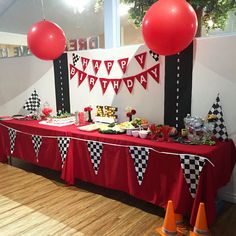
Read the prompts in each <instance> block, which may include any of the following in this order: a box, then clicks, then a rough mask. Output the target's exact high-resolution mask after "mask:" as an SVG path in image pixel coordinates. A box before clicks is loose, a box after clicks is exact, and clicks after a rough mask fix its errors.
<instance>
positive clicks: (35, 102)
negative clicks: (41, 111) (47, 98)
mask: <svg viewBox="0 0 236 236" xmlns="http://www.w3.org/2000/svg"><path fill="white" fill-rule="evenodd" d="M39 107H40V98H39V95H38V94H37V92H36V90H34V92H33V93H32V94H31V96H30V97H29V98H28V100H27V101H26V103H25V105H24V106H23V108H24V109H25V110H27V111H30V112H33V111H36V110H37V109H38V108H39Z"/></svg>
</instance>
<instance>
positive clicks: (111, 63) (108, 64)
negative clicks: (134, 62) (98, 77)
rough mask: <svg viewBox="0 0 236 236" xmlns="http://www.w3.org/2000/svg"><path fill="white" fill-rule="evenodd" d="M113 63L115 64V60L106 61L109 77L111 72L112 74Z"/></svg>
mask: <svg viewBox="0 0 236 236" xmlns="http://www.w3.org/2000/svg"><path fill="white" fill-rule="evenodd" d="M113 63H114V60H108V61H104V64H105V66H106V69H107V73H108V75H109V74H110V72H111V69H112V66H113Z"/></svg>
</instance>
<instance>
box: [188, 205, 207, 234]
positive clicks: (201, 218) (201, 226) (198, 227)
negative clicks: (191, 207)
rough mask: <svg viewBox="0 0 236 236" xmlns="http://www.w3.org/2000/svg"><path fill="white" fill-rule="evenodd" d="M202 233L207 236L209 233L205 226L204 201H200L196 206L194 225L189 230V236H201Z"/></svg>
mask: <svg viewBox="0 0 236 236" xmlns="http://www.w3.org/2000/svg"><path fill="white" fill-rule="evenodd" d="M202 235H204V236H207V235H211V234H210V232H209V230H208V226H207V219H206V211H205V205H204V203H202V202H201V203H200V205H199V208H198V212H197V219H196V222H195V226H194V228H193V231H190V236H202Z"/></svg>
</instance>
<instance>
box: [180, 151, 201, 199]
mask: <svg viewBox="0 0 236 236" xmlns="http://www.w3.org/2000/svg"><path fill="white" fill-rule="evenodd" d="M180 161H181V168H182V170H183V173H184V178H185V180H186V182H187V184H188V187H189V191H190V194H191V195H192V197H193V198H195V195H196V192H197V185H198V180H199V177H200V174H201V171H202V168H203V166H204V165H205V159H204V158H202V157H199V156H195V155H188V154H180Z"/></svg>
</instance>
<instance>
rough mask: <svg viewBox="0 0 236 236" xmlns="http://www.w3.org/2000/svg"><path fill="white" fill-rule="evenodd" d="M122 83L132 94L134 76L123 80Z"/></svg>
mask: <svg viewBox="0 0 236 236" xmlns="http://www.w3.org/2000/svg"><path fill="white" fill-rule="evenodd" d="M123 81H124V83H125V85H126V87H127V89H128V90H129V92H130V93H132V91H133V87H134V76H131V77H126V78H123Z"/></svg>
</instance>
